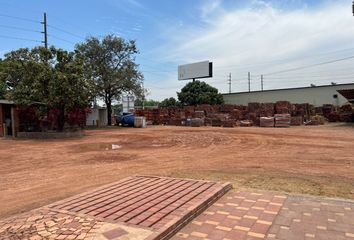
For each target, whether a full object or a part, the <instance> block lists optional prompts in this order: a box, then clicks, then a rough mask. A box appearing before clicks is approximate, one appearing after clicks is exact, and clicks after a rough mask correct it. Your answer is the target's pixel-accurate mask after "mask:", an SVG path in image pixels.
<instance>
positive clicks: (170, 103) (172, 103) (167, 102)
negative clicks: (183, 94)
mask: <svg viewBox="0 0 354 240" xmlns="http://www.w3.org/2000/svg"><path fill="white" fill-rule="evenodd" d="M178 105H179V103H178V102H177V100H176V99H175V98H173V97H170V98H166V99H164V100H163V101H162V102H161V103H160V105H159V106H160V107H176V106H178Z"/></svg>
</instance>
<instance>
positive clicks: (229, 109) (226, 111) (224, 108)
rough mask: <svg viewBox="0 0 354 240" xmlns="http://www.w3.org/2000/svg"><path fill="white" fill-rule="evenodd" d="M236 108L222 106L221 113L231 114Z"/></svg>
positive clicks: (233, 106)
mask: <svg viewBox="0 0 354 240" xmlns="http://www.w3.org/2000/svg"><path fill="white" fill-rule="evenodd" d="M234 108H235V105H233V104H222V105H220V109H219V111H220V112H222V113H231V112H232V111H233V110H234Z"/></svg>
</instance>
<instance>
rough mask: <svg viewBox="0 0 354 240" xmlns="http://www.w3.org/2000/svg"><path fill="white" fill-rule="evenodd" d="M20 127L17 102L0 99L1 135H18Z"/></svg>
mask: <svg viewBox="0 0 354 240" xmlns="http://www.w3.org/2000/svg"><path fill="white" fill-rule="evenodd" d="M18 128H19V120H18V114H17V111H16V108H15V104H14V103H13V102H11V101H8V100H1V99H0V137H16V136H17V132H18Z"/></svg>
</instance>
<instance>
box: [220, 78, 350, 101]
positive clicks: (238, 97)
mask: <svg viewBox="0 0 354 240" xmlns="http://www.w3.org/2000/svg"><path fill="white" fill-rule="evenodd" d="M343 90H345V91H353V90H354V83H348V84H337V85H324V86H313V87H300V88H286V89H274V90H265V91H254V92H238V93H229V94H223V98H224V101H225V103H228V104H237V105H248V103H250V102H277V101H289V102H291V103H309V104H312V105H314V106H316V107H319V106H322V105H323V104H333V105H336V106H340V105H343V104H345V103H347V102H348V100H347V99H346V98H345V97H344V96H342V95H341V94H340V93H339V92H343Z"/></svg>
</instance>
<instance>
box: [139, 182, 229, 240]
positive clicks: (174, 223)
mask: <svg viewBox="0 0 354 240" xmlns="http://www.w3.org/2000/svg"><path fill="white" fill-rule="evenodd" d="M232 188H233V187H232V185H231V183H228V182H227V183H224V184H223V185H222V188H221V189H220V190H215V191H214V192H212V193H210V194H209V195H208V196H207V199H205V200H203V201H200V202H198V203H196V204H195V205H194V206H192V207H190V208H189V209H188V210H186V211H185V212H184V213H183V214H182V217H180V218H177V217H176V218H175V219H173V220H171V221H170V222H169V223H168V224H167V225H166V226H165V227H164V228H162V229H160V230H159V231H158V232H157V233H155V234H153V235H151V236H150V237H148V238H147V239H146V240H167V239H170V238H171V237H172V236H174V235H175V234H176V233H177V232H179V230H181V229H182V228H183V227H184V226H186V225H187V224H188V223H189V222H190V221H191V220H193V219H194V218H196V217H197V216H198V215H199V214H201V213H202V212H203V211H204V210H206V209H207V208H208V207H210V206H211V205H212V204H214V203H215V202H216V201H217V200H219V199H220V198H221V197H222V196H224V195H225V194H226V193H227V192H228V191H230V190H231V189H232Z"/></svg>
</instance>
